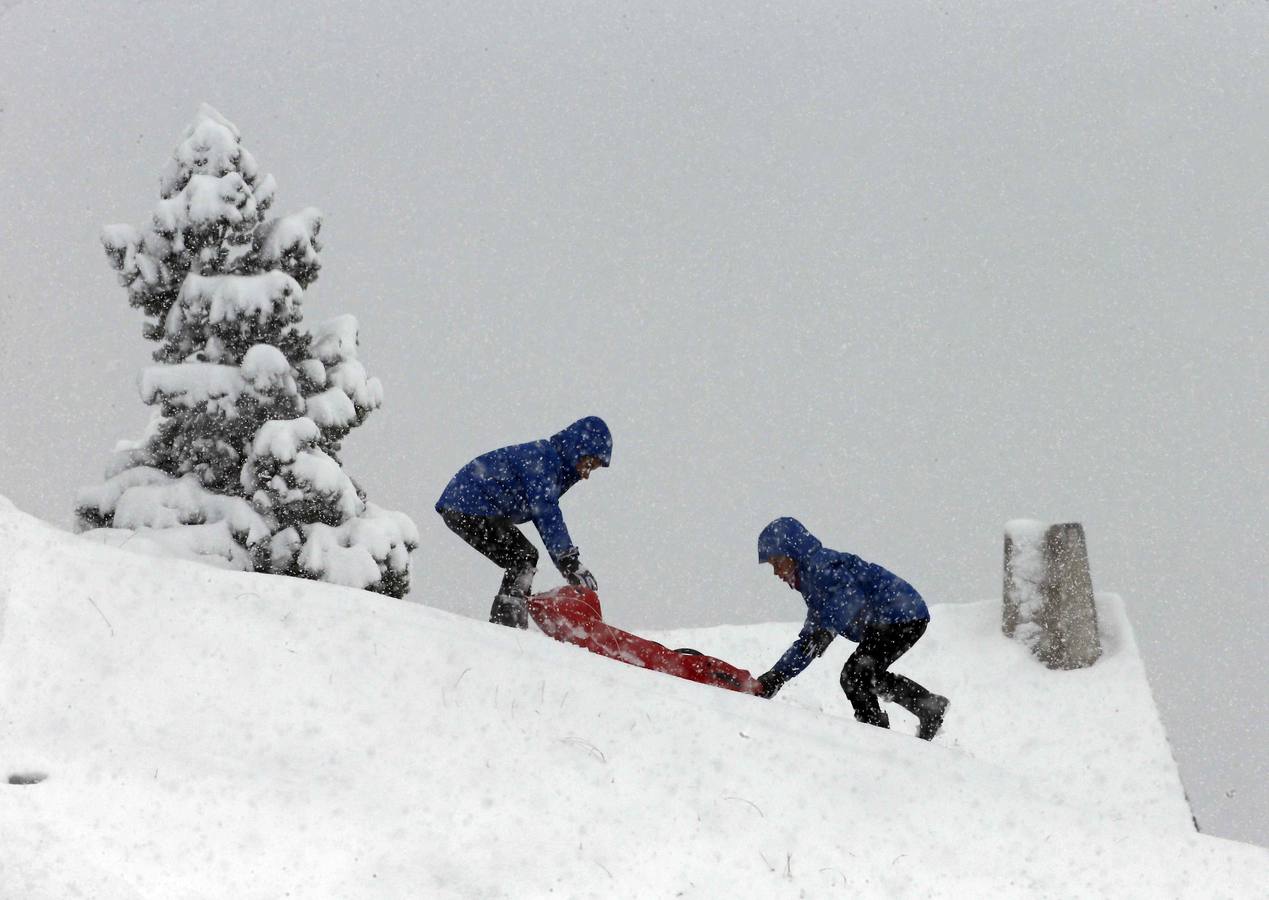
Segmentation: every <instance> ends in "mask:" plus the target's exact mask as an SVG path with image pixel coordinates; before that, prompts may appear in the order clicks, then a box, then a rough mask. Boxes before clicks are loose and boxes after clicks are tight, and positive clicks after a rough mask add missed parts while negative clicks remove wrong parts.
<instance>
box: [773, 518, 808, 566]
mask: <svg viewBox="0 0 1269 900" xmlns="http://www.w3.org/2000/svg"><path fill="white" fill-rule="evenodd" d="M821 546H822V545H821V544H820V542H819V541H818V540H817V539H816V538H815V535H813V534H811V533H810V532H809V531H807V530H806V526H804V525H803V524H802V523H801V522H799V521H798V520H797V519H793V518H790V517H788V516H782V517H781V518H779V519H776V520H775V521H774V522H772V523H771V524H770V525H768V526H767V527H766V528H764V529H762V533H761V534H759V535H758V562H760V563H765V562H770V561H771V558H772V557H774V556H787V557H789V559H792V560H793V561H794V562H801V561H802V560H804V559H805V558H806V557H808V556H810V555H811V554H812V553H814V552H815V551H816V550H819V549H820V547H821Z"/></svg>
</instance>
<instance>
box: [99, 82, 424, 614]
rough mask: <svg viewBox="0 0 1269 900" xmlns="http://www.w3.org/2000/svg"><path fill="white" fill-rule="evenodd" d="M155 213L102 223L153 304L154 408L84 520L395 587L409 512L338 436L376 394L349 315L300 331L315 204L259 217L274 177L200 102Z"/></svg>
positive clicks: (308, 572) (267, 563)
mask: <svg viewBox="0 0 1269 900" xmlns="http://www.w3.org/2000/svg"><path fill="white" fill-rule="evenodd" d="M159 185H160V195H161V196H160V200H159V201H158V203H157V204H156V206H155V208H154V212H153V214H152V215H151V217H150V221H149V222H148V223H147V224H146V225H143V226H141V227H140V228H134V227H132V226H128V225H110V226H107V227H106V228H104V229H103V230H102V235H101V240H102V245H103V247H104V248H105V251H106V258H107V260H108V261H109V263H110V265H111V267H112V268H113V269H114V270H115V271H116V272H117V273H118V275H119V281H120V284H121V285H122V286H123V287H124V288H126V290H127V293H128V301H129V303H130V304H131V305H132V306H134V307H137V308H138V309H140V310H142V312H143V313H144V314H145V315H146V316H147V318H148V321H147V322H146V325H145V329H144V334H145V336H146V337H147V338H149V339H150V340H153V341H155V342H156V343H157V345H158V346H157V349H156V350H155V351H154V361H155V365H152V366H148V367H146V368H145V369H144V370H143V371H142V373H141V378H140V384H139V387H140V394H141V399H142V401H143V402H144V403H146V404H148V405H150V406H152V407H154V408H155V415H154V417H153V418H152V420H151V423H150V426H149V427H148V428H147V430H146V433H145V435H144V436H143V437H142V439H141V440H139V441H126V442H121V443H120V444H119V446H118V447H117V448H116V450H115V453H114V455H113V457H112V459H111V463H110V466H109V467H108V470H107V480H106V482H105V483H104V484H101V485H98V486H96V487H92V488H88V489H85V490H83V491H81V492H80V493H79V495H78V497H77V498H76V519H77V523H78V526H79V528H80V530H86V531H92V530H100V529H130V530H132V531H134V532H136V533H143V534H144V535H145V538H146V543H147V546H150V547H162V548H165V549H166V550H168V551H170V552H172V553H173V554H174V555H178V556H186V557H188V556H196V557H199V558H203V557H206V558H207V559H208V560H209V561H210V562H212V563H213V564H216V565H222V566H231V567H236V568H242V569H254V570H255V571H259V572H272V573H275V574H286V575H296V576H301V577H307V578H317V579H322V580H326V581H332V582H335V583H338V584H345V585H350V586H353V587H360V588H365V589H367V590H373V591H379V592H382V593H386V594H391V595H393V596H398V597H399V596H403V595H404V594H405V593H406V592H407V591H408V590H409V583H410V558H409V554H410V551H412V550H413V549H414V548H415V547H416V546H418V533H417V530H416V529H415V527H414V524H413V522H411V521H410V519H409V518H408V517H407V516H405V515H403V514H401V513H395V512H390V511H387V510H383V509H381V508H380V507H378V506H375V505H374V504H371V503H367V502H366V498H365V494H364V492H363V491H362V490H361V489H360V488H359V487H358V486H357V484H356V483H355V482H354V481H353V480H352V479H351V478H350V477H349V476H348V475H347V474H346V473H345V472H344V470H343V466H342V464H341V463H340V461H339V458H338V451H339V449H340V441H341V440H342V439H343V438H344V437H345V436H346V435H347V434H348V433H349V431H351V430H352V429H353V428H355V427H356V426H358V425H360V424H361V423H362V422H363V421H365V418H366V416H367V415H369V414H370V413H371V412H372V411H373V410H375V409H377V408H378V407H379V406H380V404H381V403H382V399H383V387H382V385H381V384H380V382H379V380H378V379H377V378H372V377H369V376H367V374H366V371H365V368H364V366H363V365H362V363H361V362H360V361H359V360H358V358H357V351H358V324H357V320H356V318H355V317H353V316H350V315H343V316H338V317H336V318H334V319H331V320H330V321H328V322H324V323H322V324H320V325H318V326H317V327H316V328H315V329H313V330H312V331H311V332H310V331H309V330H307V329H305V328H304V327H303V324H302V316H303V313H302V310H303V297H304V291H305V289H306V288H308V287H309V286H310V285H311V284H312V283H313V282H314V281H315V280H316V278H317V276H318V273H319V271H320V270H321V259H320V256H319V253H320V251H321V244H320V243H319V241H318V239H317V236H318V233H319V231H320V230H321V224H322V217H321V213H320V212H319V211H318V210H317V209H316V208H314V207H311V206H310V207H305V208H304V209H302V210H301V211H300V212H298V213H293V214H291V215H285V216H278V217H275V218H265V215H266V213H267V211H268V209H269V208H270V207H271V206H272V203H273V199H274V194H275V191H276V185H275V182H274V180H273V178H272V176H270V175H267V174H261V172H260V170H259V167H258V166H257V164H256V161H255V158H254V157H253V156H252V155H251V153H250V152H248V151H247V150H246V148H244V147H243V146H242V136H241V134H240V133H239V131H238V129H237V128H236V127H235V126H234V125H233V123H231V122H229V121H228V120H227V119H225V118H224V117H223V116H222V115H220V113H218V112H217V111H216V110H214V109H212V108H211V107H210V106H207V105H206V104H204V105H203V106H202V107H201V108H200V109H199V111H198V114H197V116H196V117H195V120H194V122H193V123H192V124H191V125H190V126H189V127H188V128H187V129H186V130H185V132H184V134H183V135H182V137H181V140H180V142H179V143H178V144H177V146H176V148H175V149H174V150H173V152H172V157H171V159H170V160H169V161H168V163H167V164H166V166H165V167H164V169H163V173H162V175H161V177H160V179H159Z"/></svg>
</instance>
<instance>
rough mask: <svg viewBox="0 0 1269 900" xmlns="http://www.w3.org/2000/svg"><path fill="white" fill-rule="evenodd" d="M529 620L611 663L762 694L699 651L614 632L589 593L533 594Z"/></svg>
mask: <svg viewBox="0 0 1269 900" xmlns="http://www.w3.org/2000/svg"><path fill="white" fill-rule="evenodd" d="M529 614H530V615H531V616H533V621H534V622H537V623H538V627H539V628H541V629H542V631H543V632H544V633H546V634H547V635H549V636H550V637H553V638H555V639H556V640H557V641H562V642H564V643H565V644H573V645H575V646H578V647H584V648H585V649H587V650H589V651H590V652H591V653H598V654H599V655H600V656H606V657H608V658H609V659H615V660H619V661H620V662H624V663H629V664H630V665H632V666H638V667H639V668H641V669H653V670H654V671H657V672H664V673H665V674H667V675H674V676H675V677H677V678H686V679H687V680H688V681H698V682H700V683H701V684H712V685H714V686H715V687H720V688H723V689H725V690H728V691H738V692H739V693H742V694H755V695H756V694H758V693H759V691H760V690H761V688H762V685H761V684H760V683H759V682H758V680H757V679H756V678H754V677H753V676H752V675H751V674H749V672H747V671H745V670H744V669H738V668H736V667H735V666H733V665H731V664H730V663H725V662H723V661H722V660H721V659H715V658H714V657H712V656H706V655H705V654H703V653H700V652H698V651H696V650H686V649H684V650H671V649H670V648H669V647H666V646H665V645H664V644H658V643H657V642H656V641H650V640H648V639H647V638H641V637H639V636H638V635H636V634H631V633H630V632H628V631H622V630H621V629H620V628H614V627H613V626H611V625H609V624H608V623H607V622H605V621H604V614H603V610H602V609H600V606H599V595H598V594H596V593H595V592H594V591H588V590H586V588H581V587H573V586H571V585H566V586H564V587H559V588H556V589H555V590H553V591H547V592H546V593H543V594H534V595H533V596H532V597H530V598H529Z"/></svg>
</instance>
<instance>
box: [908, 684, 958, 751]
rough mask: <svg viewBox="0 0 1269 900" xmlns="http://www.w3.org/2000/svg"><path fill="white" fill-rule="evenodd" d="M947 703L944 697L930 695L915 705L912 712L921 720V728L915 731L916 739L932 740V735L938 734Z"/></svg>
mask: <svg viewBox="0 0 1269 900" xmlns="http://www.w3.org/2000/svg"><path fill="white" fill-rule="evenodd" d="M949 702H950V701H948V699H947V698H946V697H940V696H939V695H938V694H930V696H928V697H926V698H925V699H923V700H921V701H920V702H919V703H917V704H915V705H916V709H915V710H913V712H915V713H916V715H917V718H918V719H920V720H921V727H920V728H919V729H918V730H917V737H919V738H920V739H921V740H923V741H932V740H934V735H936V734H938V733H939V729H940V728H942V727H943V715H944V713H946V712H947V705H948V703H949Z"/></svg>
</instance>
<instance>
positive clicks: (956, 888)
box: [0, 426, 1269, 898]
mask: <svg viewBox="0 0 1269 900" xmlns="http://www.w3.org/2000/svg"><path fill="white" fill-rule="evenodd" d="M297 427H299V426H297ZM304 437H305V436H304V435H303V434H287V433H285V432H284V431H279V432H278V433H276V434H268V435H263V436H261V438H260V439H261V440H267V441H269V442H270V443H271V446H272V448H273V449H274V451H275V452H277V453H278V454H279V455H281V456H284V455H286V453H287V452H288V451H289V452H290V453H291V454H292V455H293V454H294V453H295V452H296V448H297V447H299V446H300V445H301V444H302V443H303V441H304ZM137 546H141V548H142V549H144V540H143V539H141V538H138V539H136V540H133V541H129V542H128V543H127V544H126V545H125V548H124V549H119V548H117V547H114V546H108V545H106V544H103V543H100V542H94V541H89V540H86V539H84V538H83V537H78V536H74V535H70V534H66V533H63V532H60V531H57V530H55V529H53V528H51V527H49V526H47V525H44V524H43V523H40V522H38V521H36V520H34V519H32V518H30V517H28V516H26V515H24V514H22V513H21V512H19V511H18V510H16V509H15V508H13V507H12V505H10V504H9V503H8V502H7V501H4V500H3V499H0V553H2V554H3V559H4V565H3V566H0V697H3V698H4V703H3V707H2V711H0V720H2V723H3V727H0V767H3V768H0V791H3V792H4V802H3V803H0V843H2V845H3V847H4V852H3V853H2V854H0V896H4V897H23V898H53V897H57V898H60V897H67V896H91V897H98V898H103V897H104V898H112V897H146V898H165V897H177V896H179V897H281V896H288V895H290V896H304V897H359V898H360V897H424V896H426V897H500V896H515V897H524V896H543V895H548V894H554V895H558V896H569V897H581V896H594V897H612V896H659V897H673V896H686V897H702V898H705V897H720V896H730V897H764V898H766V897H799V896H834V895H836V894H837V893H838V892H841V893H842V895H843V896H851V897H902V896H922V897H925V896H936V897H987V896H1011V897H1016V896H1079V897H1091V896H1104V897H1150V898H1156V897H1178V896H1193V897H1221V896H1223V897H1250V896H1263V895H1264V893H1263V892H1264V885H1265V884H1266V883H1269V879H1267V878H1266V876H1267V875H1269V851H1266V850H1264V849H1262V848H1258V847H1253V846H1249V845H1244V844H1238V843H1234V842H1231V841H1225V840H1220V839H1216V838H1210V837H1206V836H1203V835H1200V834H1196V833H1195V832H1194V829H1193V827H1192V824H1191V821H1190V818H1189V813H1188V810H1187V808H1186V804H1185V801H1184V798H1183V796H1182V792H1181V788H1180V784H1179V781H1178V778H1177V773H1176V768H1175V765H1174V764H1173V762H1172V759H1171V756H1170V754H1169V752H1168V747H1167V742H1166V738H1165V736H1164V734H1163V730H1162V728H1161V726H1160V724H1159V719H1158V716H1157V714H1156V712H1155V709H1154V705H1153V702H1152V700H1151V697H1150V693H1149V688H1148V686H1147V684H1146V681H1145V676H1144V673H1143V670H1142V666H1141V662H1140V659H1139V657H1138V654H1137V650H1136V646H1135V644H1134V642H1133V638H1132V633H1131V630H1130V628H1129V626H1128V622H1127V619H1126V617H1125V615H1124V609H1123V604H1122V602H1121V601H1119V599H1118V598H1116V597H1113V596H1109V595H1103V596H1102V597H1100V598H1099V609H1098V614H1099V619H1100V621H1101V623H1102V627H1103V631H1104V634H1103V639H1104V644H1105V654H1104V655H1103V657H1102V659H1101V660H1100V661H1099V662H1098V663H1097V664H1096V665H1095V666H1093V667H1091V668H1089V669H1084V670H1079V671H1071V672H1052V671H1049V670H1047V669H1045V668H1044V667H1043V666H1041V665H1039V664H1038V663H1036V662H1035V661H1034V660H1033V659H1032V657H1031V655H1030V653H1029V652H1028V651H1027V649H1026V647H1025V646H1024V645H1023V644H1021V643H1019V642H1016V641H1012V640H1009V639H1006V638H1005V637H1003V636H1002V635H1001V634H1000V627H999V616H1000V610H999V605H998V604H997V603H991V602H984V603H975V604H963V605H946V604H945V605H939V606H936V607H935V608H934V610H933V613H934V616H933V622H932V624H931V627H930V630H929V632H928V633H927V636H926V637H925V639H923V640H922V641H921V643H920V644H919V645H918V646H917V647H916V648H915V649H914V650H913V651H912V653H911V654H910V655H909V656H907V657H905V658H904V670H905V671H907V672H909V673H910V674H912V675H913V676H915V677H917V678H919V679H920V680H922V681H926V682H927V683H929V684H932V685H938V686H939V689H940V690H942V691H944V692H946V693H947V694H948V695H949V696H950V697H951V698H952V700H953V706H952V709H951V712H950V714H949V716H948V719H947V722H946V725H945V729H944V731H943V733H941V734H940V735H939V737H938V738H936V739H935V741H934V742H933V743H925V742H922V741H918V740H916V739H915V738H914V737H913V736H912V731H913V730H914V728H913V724H914V723H913V722H912V721H910V720H909V719H907V718H906V717H904V718H902V719H901V716H903V715H904V714H902V713H899V712H898V711H895V714H894V724H895V729H894V730H893V731H882V730H879V729H875V728H870V727H867V726H863V725H859V724H857V723H856V722H854V721H853V719H852V718H851V716H850V713H849V705H848V704H847V703H846V701H845V699H844V698H843V697H842V696H841V694H840V692H839V690H838V688H837V684H836V680H837V670H838V669H839V668H840V664H841V662H842V657H843V656H844V654H845V652H846V651H847V649H848V648H846V647H845V646H842V647H837V646H834V647H832V648H830V651H829V653H827V654H826V656H825V658H823V659H821V660H819V661H818V662H816V663H815V664H814V665H813V667H812V668H811V669H809V670H808V671H807V672H806V673H804V674H803V675H802V676H801V677H800V678H799V679H797V680H796V681H795V682H792V683H791V684H790V685H789V686H788V687H787V688H786V689H785V690H784V691H783V692H782V693H781V694H780V696H779V697H778V698H777V699H775V700H773V701H764V700H759V699H757V698H754V697H749V696H743V695H740V694H735V693H731V692H727V691H722V690H718V689H716V688H712V687H708V686H705V685H699V684H694V683H691V682H687V681H682V680H678V679H674V678H672V677H669V676H666V675H662V674H659V673H654V672H649V671H646V670H642V669H636V668H633V667H630V666H625V665H622V664H620V663H617V662H614V661H611V660H606V659H602V658H599V657H596V656H593V655H590V654H588V653H585V652H584V651H582V650H579V649H577V648H574V647H569V646H566V645H563V644H558V643H555V642H553V641H551V640H549V639H548V638H546V637H545V636H544V635H542V634H540V633H538V632H536V631H528V632H521V631H516V630H513V629H507V628H500V627H497V626H492V625H489V624H486V623H484V622H481V621H475V620H471V619H466V618H461V617H457V616H453V615H449V614H446V613H443V612H439V611H437V610H435V609H431V608H429V607H427V606H425V605H423V604H421V603H414V602H408V601H403V600H396V599H392V598H389V597H385V596H381V595H377V594H371V593H368V592H365V591H362V590H352V589H347V588H341V587H338V586H335V585H329V584H323V583H319V582H314V581H308V580H302V579H298V578H290V577H284V576H273V575H260V574H250V573H244V572H237V571H226V570H220V569H215V568H211V567H209V566H206V565H202V564H198V563H193V562H187V561H183V560H176V559H170V558H164V557H161V556H147V555H144V554H141V553H135V552H132V551H133V550H134V548H136V547H137ZM545 586H546V585H543V587H545ZM605 606H606V609H607V612H608V618H609V619H610V620H611V621H613V623H614V624H618V625H620V624H621V612H620V610H621V602H620V596H619V594H610V595H609V596H608V597H606V599H605ZM796 628H797V624H796V623H785V624H779V625H776V624H772V625H761V626H726V627H718V628H711V629H702V630H695V631H680V632H676V633H673V634H665V635H654V637H657V638H658V639H660V640H664V641H666V642H667V643H669V644H670V645H671V646H685V645H686V646H692V647H696V648H698V649H700V650H702V651H704V652H706V653H710V654H712V655H716V656H720V657H722V658H724V659H727V660H729V661H731V662H733V663H736V664H737V665H742V666H745V667H747V668H750V669H758V668H761V667H762V666H763V664H765V663H767V662H769V661H770V659H771V658H772V656H773V654H775V653H778V652H779V651H780V650H781V649H782V648H783V647H784V646H785V645H787V642H788V640H789V639H790V637H791V635H792V634H793V633H794V632H795V631H796Z"/></svg>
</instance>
